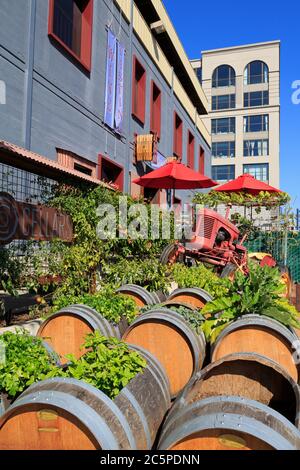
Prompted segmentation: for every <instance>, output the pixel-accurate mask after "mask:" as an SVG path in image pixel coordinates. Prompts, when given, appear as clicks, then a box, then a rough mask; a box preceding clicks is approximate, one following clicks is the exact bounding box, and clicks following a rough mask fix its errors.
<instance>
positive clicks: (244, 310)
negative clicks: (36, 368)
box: [202, 263, 300, 343]
mask: <svg viewBox="0 0 300 470" xmlns="http://www.w3.org/2000/svg"><path fill="white" fill-rule="evenodd" d="M284 290H285V286H284V284H282V283H281V282H280V276H279V272H278V270H277V269H275V268H271V267H268V266H264V267H261V266H260V265H258V264H256V263H250V264H249V275H248V276H244V275H243V274H242V273H241V272H239V271H237V272H236V274H235V278H234V280H233V282H231V283H230V284H229V288H228V292H227V294H226V295H222V296H219V297H217V298H216V299H215V300H212V301H211V302H208V303H207V304H206V305H205V306H204V307H203V309H202V314H203V315H205V314H210V315H211V317H210V318H208V319H207V320H206V321H205V322H204V324H203V326H202V329H203V331H204V333H205V335H206V338H207V340H209V341H210V342H211V343H213V342H214V341H215V339H216V337H217V336H218V334H219V333H220V332H221V331H222V329H223V328H224V327H225V326H226V325H227V324H228V323H229V322H231V321H233V320H235V319H237V318H239V317H241V316H242V315H247V314H257V315H266V316H268V317H271V318H274V319H275V320H277V321H279V322H280V323H282V324H283V325H285V326H292V327H296V328H300V322H299V320H298V312H297V310H296V309H295V307H293V306H292V305H291V304H290V303H289V302H288V300H287V299H285V298H283V297H282V296H281V294H282V293H283V292H284Z"/></svg>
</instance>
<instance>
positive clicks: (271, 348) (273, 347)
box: [211, 315, 299, 382]
mask: <svg viewBox="0 0 300 470" xmlns="http://www.w3.org/2000/svg"><path fill="white" fill-rule="evenodd" d="M296 340H297V337H296V335H295V333H294V331H292V330H290V329H289V328H287V327H286V326H284V325H282V324H281V323H279V322H278V321H276V320H274V319H273V318H270V317H266V316H262V315H244V316H243V317H241V318H239V319H238V320H236V321H234V322H232V323H230V324H229V325H228V326H227V327H226V328H224V330H223V331H222V332H221V333H220V334H219V336H218V337H217V340H216V342H215V343H214V344H213V347H212V352H211V361H212V362H214V361H217V360H218V359H220V358H222V357H224V356H227V355H228V354H233V353H239V352H254V353H257V354H261V355H263V356H266V357H268V358H270V359H272V360H274V361H275V362H277V363H278V364H280V365H281V366H282V367H283V368H284V369H285V370H286V371H287V373H288V374H289V375H290V376H291V377H292V378H293V379H294V380H295V381H296V382H298V381H299V364H296V362H297V361H295V359H294V357H295V341H296Z"/></svg>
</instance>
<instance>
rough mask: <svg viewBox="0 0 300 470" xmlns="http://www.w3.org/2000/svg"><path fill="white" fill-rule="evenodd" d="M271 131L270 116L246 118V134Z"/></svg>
mask: <svg viewBox="0 0 300 470" xmlns="http://www.w3.org/2000/svg"><path fill="white" fill-rule="evenodd" d="M268 130H269V115H268V114H259V115H255V116H244V132H264V131H268Z"/></svg>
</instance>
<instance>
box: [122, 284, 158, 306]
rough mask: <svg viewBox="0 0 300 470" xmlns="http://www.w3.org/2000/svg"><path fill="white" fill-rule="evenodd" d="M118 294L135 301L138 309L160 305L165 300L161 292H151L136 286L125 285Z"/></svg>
mask: <svg viewBox="0 0 300 470" xmlns="http://www.w3.org/2000/svg"><path fill="white" fill-rule="evenodd" d="M116 293H118V294H125V295H128V296H129V297H131V298H132V299H133V300H134V301H135V303H136V305H137V306H138V307H144V306H145V305H156V304H160V303H161V302H162V301H163V300H165V296H164V295H163V294H162V293H161V292H159V293H156V292H149V291H148V290H147V289H145V288H144V287H141V286H137V285H136V284H125V285H124V286H121V287H119V289H117V290H116Z"/></svg>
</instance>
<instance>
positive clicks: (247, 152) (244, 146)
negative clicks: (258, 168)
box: [243, 139, 269, 158]
mask: <svg viewBox="0 0 300 470" xmlns="http://www.w3.org/2000/svg"><path fill="white" fill-rule="evenodd" d="M249 142H260V147H261V153H260V154H258V155H250V152H249V149H250V146H249V144H248V146H247V143H249ZM264 142H266V143H267V144H266V153H264ZM258 149H259V146H258ZM243 155H244V157H246V158H247V157H250V158H251V157H252V158H253V157H254V158H257V157H268V156H269V139H245V140H244V143H243Z"/></svg>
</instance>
